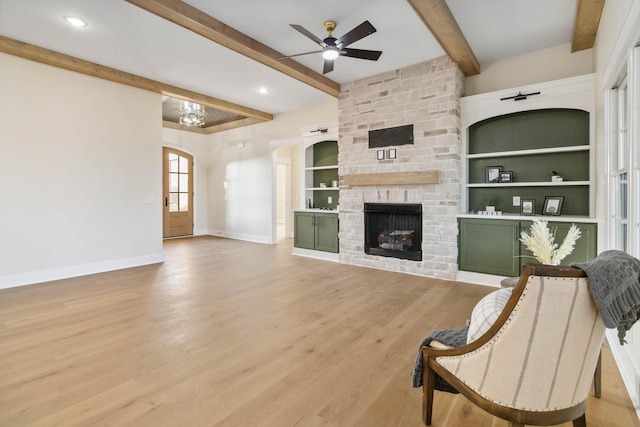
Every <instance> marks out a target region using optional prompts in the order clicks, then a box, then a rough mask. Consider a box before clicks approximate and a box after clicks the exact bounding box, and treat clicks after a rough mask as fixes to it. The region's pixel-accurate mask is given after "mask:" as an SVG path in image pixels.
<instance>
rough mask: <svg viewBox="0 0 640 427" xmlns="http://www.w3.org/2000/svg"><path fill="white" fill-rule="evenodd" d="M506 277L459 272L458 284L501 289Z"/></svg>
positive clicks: (457, 275) (457, 276) (457, 274)
mask: <svg viewBox="0 0 640 427" xmlns="http://www.w3.org/2000/svg"><path fill="white" fill-rule="evenodd" d="M504 278H505V276H495V275H493V274H485V273H475V272H473V271H458V272H457V273H456V282H465V283H473V284H474V285H483V286H492V287H494V288H499V287H500V281H501V280H502V279H504Z"/></svg>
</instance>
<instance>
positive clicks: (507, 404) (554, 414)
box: [422, 265, 605, 427]
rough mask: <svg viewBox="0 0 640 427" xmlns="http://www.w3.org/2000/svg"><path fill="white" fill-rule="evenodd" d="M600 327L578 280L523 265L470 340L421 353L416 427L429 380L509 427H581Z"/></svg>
mask: <svg viewBox="0 0 640 427" xmlns="http://www.w3.org/2000/svg"><path fill="white" fill-rule="evenodd" d="M604 330H605V327H604V324H603V322H602V318H601V317H600V315H599V313H598V311H597V309H596V306H595V304H594V302H593V300H592V297H591V293H590V291H589V281H588V279H587V277H586V276H585V274H584V272H583V271H582V270H580V269H577V268H574V267H559V266H548V265H525V266H524V269H523V272H522V274H521V276H520V280H519V281H518V284H517V285H516V287H515V289H514V291H513V293H512V296H511V298H510V299H509V301H508V302H507V305H506V307H505V308H504V310H503V311H502V313H501V314H500V316H499V317H498V319H497V320H496V322H495V323H494V324H493V326H492V327H491V328H490V329H489V330H488V331H487V332H486V333H485V334H484V335H482V336H481V337H480V338H479V339H478V340H476V341H474V342H471V343H468V344H467V345H465V346H462V347H458V348H448V349H438V348H432V347H423V348H422V356H423V361H424V371H423V377H422V378H423V420H424V422H425V424H426V425H431V418H432V408H433V400H434V387H435V378H436V374H437V375H439V376H440V377H442V378H443V379H444V380H445V381H447V382H448V383H449V384H450V385H451V386H452V387H453V388H455V389H456V390H458V391H459V392H460V393H462V394H463V395H464V396H466V397H467V398H468V399H469V400H471V401H472V402H473V403H475V404H476V405H477V406H479V407H480V408H482V409H484V410H485V411H487V412H489V413H491V414H493V415H495V416H497V417H500V418H503V419H505V420H508V421H509V422H510V423H511V424H510V425H511V426H513V427H519V426H524V425H525V424H528V425H555V424H562V423H565V422H568V421H573V425H574V427H585V426H586V418H585V411H586V407H587V399H588V396H589V393H590V390H591V380H592V378H593V374H594V370H595V368H596V365H597V362H598V358H599V354H600V347H601V345H602V341H603V339H604Z"/></svg>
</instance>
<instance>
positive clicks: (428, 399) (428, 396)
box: [422, 359, 436, 426]
mask: <svg viewBox="0 0 640 427" xmlns="http://www.w3.org/2000/svg"><path fill="white" fill-rule="evenodd" d="M435 387H436V373H435V372H433V370H432V369H431V367H430V366H429V360H428V359H427V360H425V361H424V370H423V371H422V420H423V421H424V424H425V425H427V426H430V425H431V415H432V413H433V390H434V389H435Z"/></svg>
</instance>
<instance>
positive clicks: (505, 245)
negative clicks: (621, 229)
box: [458, 218, 597, 276]
mask: <svg viewBox="0 0 640 427" xmlns="http://www.w3.org/2000/svg"><path fill="white" fill-rule="evenodd" d="M531 223H532V221H527V220H517V219H513V220H509V219H481V218H477V219H476V218H459V219H458V227H459V234H458V248H459V255H458V268H459V270H462V271H473V272H477V273H486V274H496V275H499V276H518V275H520V270H521V267H522V264H525V263H536V262H537V261H536V260H535V258H531V253H530V252H529V251H528V250H527V249H526V248H525V247H524V245H523V244H522V243H521V242H520V240H519V238H520V232H521V231H529V227H530V226H531ZM571 224H572V223H571V222H560V221H558V222H552V221H550V222H549V228H550V229H551V230H552V231H553V230H555V233H556V234H555V241H556V243H558V244H561V243H562V241H563V240H564V238H565V236H566V235H567V233H568V232H569V228H570V227H571ZM575 224H576V226H578V227H579V228H580V231H581V237H580V239H578V241H577V242H576V246H575V248H574V250H573V252H572V253H571V254H570V255H569V256H567V257H566V258H565V259H563V260H562V263H561V264H562V265H569V264H571V263H572V262H581V261H588V260H591V259H593V258H595V256H596V251H597V241H596V234H597V225H596V224H594V223H577V222H576V223H575Z"/></svg>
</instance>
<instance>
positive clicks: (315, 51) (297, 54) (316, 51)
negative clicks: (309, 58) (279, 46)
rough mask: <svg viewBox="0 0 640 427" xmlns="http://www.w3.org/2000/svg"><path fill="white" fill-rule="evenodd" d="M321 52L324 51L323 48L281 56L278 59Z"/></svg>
mask: <svg viewBox="0 0 640 427" xmlns="http://www.w3.org/2000/svg"><path fill="white" fill-rule="evenodd" d="M320 52H322V51H321V50H313V51H311V52H304V53H296V54H295V55H289V56H281V57H279V58H278V59H287V58H295V57H296V56H302V55H311V54H312V53H320Z"/></svg>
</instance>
